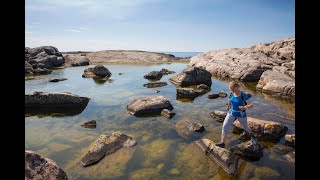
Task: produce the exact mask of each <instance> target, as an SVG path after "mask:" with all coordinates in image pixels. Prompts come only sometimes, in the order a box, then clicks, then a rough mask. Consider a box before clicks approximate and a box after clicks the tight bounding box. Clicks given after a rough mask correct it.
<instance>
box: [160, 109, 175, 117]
mask: <svg viewBox="0 0 320 180" xmlns="http://www.w3.org/2000/svg"><path fill="white" fill-rule="evenodd" d="M175 114H176V113H174V112H172V111H170V110H169V109H163V110H162V111H161V115H162V116H164V117H166V118H169V119H171V118H172V117H173V116H174V115H175Z"/></svg>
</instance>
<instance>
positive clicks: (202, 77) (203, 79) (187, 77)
mask: <svg viewBox="0 0 320 180" xmlns="http://www.w3.org/2000/svg"><path fill="white" fill-rule="evenodd" d="M211 76H212V74H211V73H210V72H209V71H207V70H205V69H202V68H198V67H188V68H186V69H184V70H183V71H182V72H181V73H179V74H178V75H176V76H173V77H171V78H170V79H169V81H170V82H171V83H173V84H175V85H179V86H189V85H199V84H205V85H207V86H209V87H210V86H211V84H212V80H211Z"/></svg>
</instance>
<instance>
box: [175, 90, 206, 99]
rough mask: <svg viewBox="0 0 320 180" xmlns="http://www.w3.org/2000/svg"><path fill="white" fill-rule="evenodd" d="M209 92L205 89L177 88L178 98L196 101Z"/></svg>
mask: <svg viewBox="0 0 320 180" xmlns="http://www.w3.org/2000/svg"><path fill="white" fill-rule="evenodd" d="M206 92H207V91H205V90H203V89H192V88H177V98H189V99H194V98H196V97H198V96H200V95H202V94H205V93H206Z"/></svg>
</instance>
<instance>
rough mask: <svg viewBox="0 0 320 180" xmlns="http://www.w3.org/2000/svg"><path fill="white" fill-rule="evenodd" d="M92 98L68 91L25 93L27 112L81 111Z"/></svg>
mask: <svg viewBox="0 0 320 180" xmlns="http://www.w3.org/2000/svg"><path fill="white" fill-rule="evenodd" d="M89 100H90V98H87V97H81V96H78V95H75V94H71V93H68V92H34V93H33V94H27V95H25V112H26V113H27V114H38V113H40V114H42V113H80V112H82V111H83V110H84V109H85V107H86V106H87V104H88V102H89Z"/></svg>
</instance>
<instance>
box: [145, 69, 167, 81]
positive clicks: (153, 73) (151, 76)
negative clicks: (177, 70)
mask: <svg viewBox="0 0 320 180" xmlns="http://www.w3.org/2000/svg"><path fill="white" fill-rule="evenodd" d="M162 76H163V74H162V73H161V72H160V71H151V72H149V73H148V74H147V75H145V76H143V77H144V78H145V79H151V80H160V79H161V78H162Z"/></svg>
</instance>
